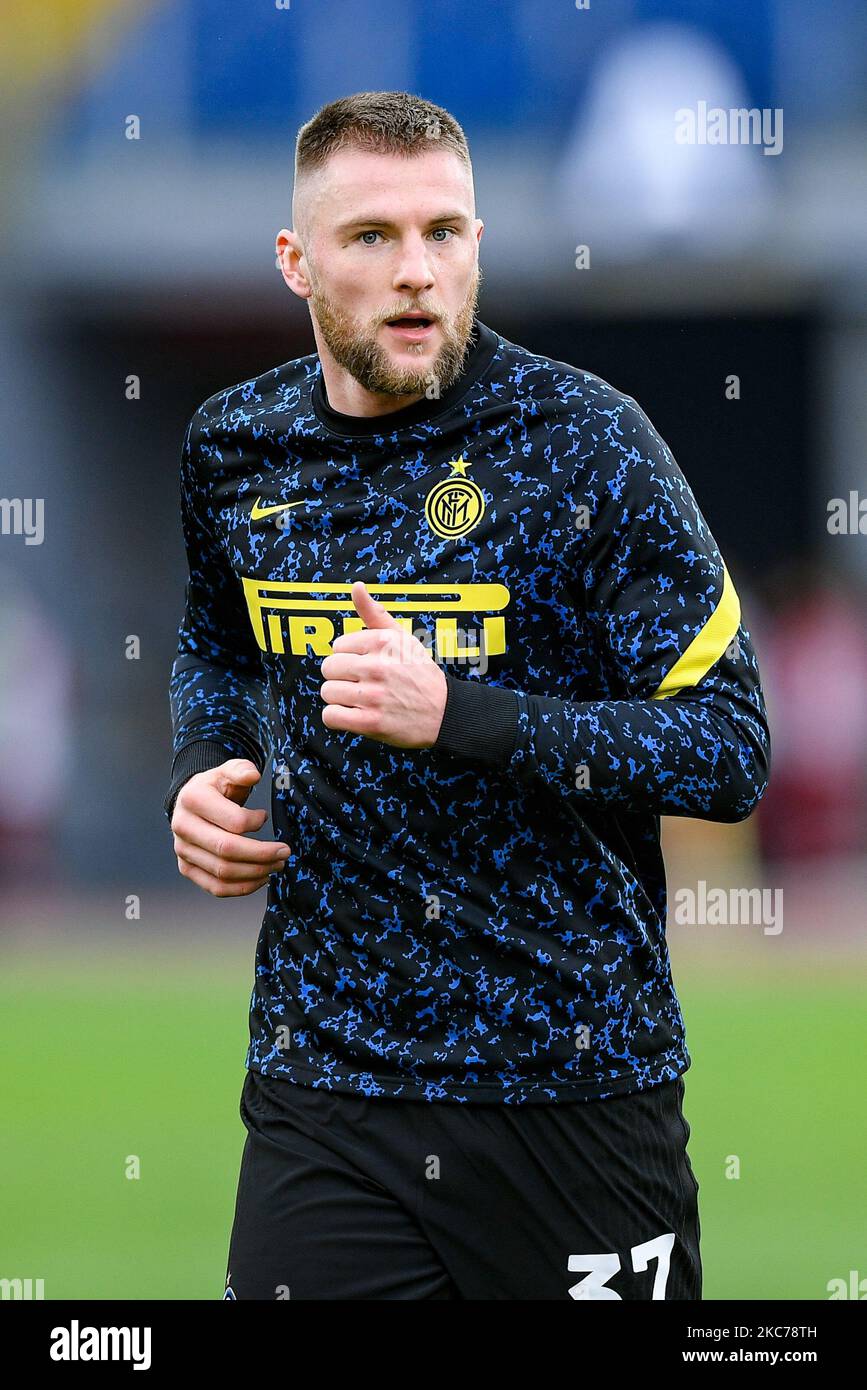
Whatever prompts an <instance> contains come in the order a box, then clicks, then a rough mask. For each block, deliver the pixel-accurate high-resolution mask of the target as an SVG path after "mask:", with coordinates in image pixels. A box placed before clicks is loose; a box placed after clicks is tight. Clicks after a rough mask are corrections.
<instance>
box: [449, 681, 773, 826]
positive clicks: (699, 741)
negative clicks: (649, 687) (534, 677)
mask: <svg viewBox="0 0 867 1390" xmlns="http://www.w3.org/2000/svg"><path fill="white" fill-rule="evenodd" d="M448 684H449V698H448V701H447V704H446V713H445V715H444V718H443V725H442V728H441V730H440V734H439V736H438V738H437V741H436V743H435V744H434V748H435V749H436V750H437V751H440V752H445V753H449V754H451V755H453V756H457V757H460V758H474V759H478V760H479V761H481V762H483V763H485V764H487V765H488V766H491V767H494V768H497V769H499V770H501V771H503V772H507V773H509V774H510V775H514V776H516V777H518V778H519V779H520V780H521V781H525V782H533V781H536V782H538V781H541V782H543V783H545V784H547V785H548V786H550V787H551V788H552V790H554V791H556V792H558V793H559V794H567V795H569V796H571V797H574V798H575V802H576V805H578V806H580V805H581V804H582V803H586V804H588V805H595V806H600V805H602V806H617V805H621V806H624V807H628V808H631V809H642V810H649V811H652V812H654V813H656V814H658V815H674V816H677V815H680V816H696V817H700V818H702V819H705V820H715V821H736V820H742V819H744V817H746V816H747V815H749V814H750V812H751V811H752V810H753V809H754V807H755V805H756V803H757V802H758V800H759V798H760V796H761V795H762V792H763V791H764V789H765V786H766V785H767V778H768V764H769V746H768V733H767V722H766V718H765V712H764V705H763V701H762V698H761V694H760V692H759V691H758V689H755V690H753V691H751V692H742V691H740V690H737V689H736V690H734V691H730V692H726V693H723V692H721V691H719V690H712V691H709V692H706V693H704V694H702V695H699V694H698V693H697V692H695V691H692V692H690V693H686V692H685V693H684V694H682V695H679V696H675V697H670V698H668V699H662V700H654V699H649V700H592V701H569V700H562V699H558V698H554V697H547V696H540V695H532V694H528V693H526V692H524V691H513V690H507V689H505V688H503V687H495V686H489V685H486V684H485V683H483V682H481V681H470V680H459V679H458V678H457V677H454V676H451V675H450V676H449V677H448Z"/></svg>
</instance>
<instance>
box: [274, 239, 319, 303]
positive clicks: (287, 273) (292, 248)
mask: <svg viewBox="0 0 867 1390" xmlns="http://www.w3.org/2000/svg"><path fill="white" fill-rule="evenodd" d="M274 249H275V252H276V258H277V259H276V264H277V269H278V270H279V271H280V274H281V275H282V276H283V279H284V280H285V282H286V284H287V285H288V286H289V288H290V290H291V291H292V293H293V294H297V295H298V297H299V299H309V298H310V294H311V288H310V281H309V280H308V278H307V271H306V266H305V262H304V248H303V246H302V245H301V242H300V241H299V239H298V234H297V232H290V231H289V230H288V228H286V227H283V228H282V229H281V231H279V232H278V233H277V241H276V243H275V248H274Z"/></svg>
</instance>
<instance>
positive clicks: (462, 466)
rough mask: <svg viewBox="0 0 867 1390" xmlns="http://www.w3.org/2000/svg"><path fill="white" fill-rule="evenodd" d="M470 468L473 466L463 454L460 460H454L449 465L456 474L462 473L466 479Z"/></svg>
mask: <svg viewBox="0 0 867 1390" xmlns="http://www.w3.org/2000/svg"><path fill="white" fill-rule="evenodd" d="M469 467H471V465H470V464H469V463H467V461H466V459H465V458H464V456H463V454H461V456H460V458H459V459H452V461H451V463H450V464H449V468H453V469H454V471H455V472H456V473H460V475H461V477H462V478H463V477H464V475H465V473H466V471H467V469H468V468H469Z"/></svg>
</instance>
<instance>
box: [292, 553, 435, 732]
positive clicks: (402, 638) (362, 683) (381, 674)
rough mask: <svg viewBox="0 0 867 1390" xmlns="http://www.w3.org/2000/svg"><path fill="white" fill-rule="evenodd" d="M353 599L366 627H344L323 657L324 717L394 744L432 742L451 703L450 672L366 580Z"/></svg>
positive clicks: (327, 723)
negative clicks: (379, 599)
mask: <svg viewBox="0 0 867 1390" xmlns="http://www.w3.org/2000/svg"><path fill="white" fill-rule="evenodd" d="M351 593H352V602H353V603H354V604H355V610H356V612H357V613H358V616H359V617H360V618H361V620H362V621H363V622H364V624H365V627H364V628H362V629H361V631H359V632H344V633H343V634H342V635H341V636H340V637H337V638H335V640H334V641H333V642H332V644H331V653H330V655H328V656H326V657H325V659H324V660H323V662H322V668H321V669H322V674H323V676H324V677H325V678H326V679H325V681H324V684H323V685H322V686H321V687H320V690H319V693H320V695H321V696H322V699H323V700H324V701H325V708H324V709H323V711H322V722H323V724H324V725H325V726H326V728H329V729H342V730H345V731H346V732H347V733H351V734H364V736H365V737H366V738H373V739H376V740H377V741H378V742H379V743H389V744H391V745H392V747H394V748H429V747H430V746H431V744H433V743H435V742H436V737H437V734H438V733H439V731H440V725H441V724H442V720H443V712H444V710H445V707H446V693H447V687H446V678H445V673H444V672H443V671H442V669H441V668H440V667H439V666H438V665H437V663H436V662H435V661H434V659H433V657H432V655H431V653H430V652H429V651H428V649H427V647H426V646H425V645H424V643H423V642H420V641H419V640H418V638H417V637H413V636H412V634H411V633H409V632H407V630H406V629H405V628H403V627H401V625H400V623H398V622H397V621H396V619H395V618H393V617H392V616H391V614H390V613H389V612H388V610H387V609H386V608H383V606H382V604H381V603H378V602H377V600H376V599H375V598H373V597H372V596H371V595H370V594H369V593H368V592H367V589H366V588H365V586H364V584H363V583H362V582H361V580H358V581H357V582H356V583H355V584H353V586H352V590H351Z"/></svg>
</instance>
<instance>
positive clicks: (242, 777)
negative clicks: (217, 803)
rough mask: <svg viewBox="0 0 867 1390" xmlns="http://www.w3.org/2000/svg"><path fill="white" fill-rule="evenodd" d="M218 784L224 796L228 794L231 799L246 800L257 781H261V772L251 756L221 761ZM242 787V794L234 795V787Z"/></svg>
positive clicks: (218, 770)
mask: <svg viewBox="0 0 867 1390" xmlns="http://www.w3.org/2000/svg"><path fill="white" fill-rule="evenodd" d="M217 774H218V776H217V786H218V788H219V790H220V791H221V793H222V794H223V796H227V797H228V798H229V800H230V801H239V802H243V801H246V799H247V797H248V796H249V795H250V791H251V789H252V787H253V784H254V783H255V782H258V781H259V778H260V777H261V775H262V774H261V772H260V771H259V769H258V767H257V766H256V764H255V763H254V762H253V761H252V760H251V759H250V758H230V759H229V761H228V762H226V763H221V764H220V766H219V767H218V769H217ZM236 787H237V788H239V789H242V795H241V796H235V795H233V789H234V788H236Z"/></svg>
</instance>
